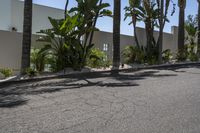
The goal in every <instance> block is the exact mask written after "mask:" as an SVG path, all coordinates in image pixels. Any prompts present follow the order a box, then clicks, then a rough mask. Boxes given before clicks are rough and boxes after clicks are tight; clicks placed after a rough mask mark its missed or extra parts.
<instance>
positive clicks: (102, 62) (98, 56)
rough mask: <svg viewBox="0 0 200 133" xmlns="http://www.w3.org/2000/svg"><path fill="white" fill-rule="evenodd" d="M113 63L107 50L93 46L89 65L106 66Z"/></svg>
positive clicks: (88, 60)
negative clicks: (106, 52)
mask: <svg viewBox="0 0 200 133" xmlns="http://www.w3.org/2000/svg"><path fill="white" fill-rule="evenodd" d="M110 65H111V62H110V61H109V60H107V55H106V54H105V52H103V51H101V50H99V49H96V48H93V49H92V50H91V51H90V55H89V57H88V58H87V66H89V67H92V68H106V67H109V66H110Z"/></svg>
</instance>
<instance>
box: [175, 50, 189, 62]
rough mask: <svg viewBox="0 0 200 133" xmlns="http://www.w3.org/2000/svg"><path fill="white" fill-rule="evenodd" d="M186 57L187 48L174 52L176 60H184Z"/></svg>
mask: <svg viewBox="0 0 200 133" xmlns="http://www.w3.org/2000/svg"><path fill="white" fill-rule="evenodd" d="M187 58H188V51H187V49H184V50H179V51H178V52H177V53H176V59H177V60H178V61H186V60H187Z"/></svg>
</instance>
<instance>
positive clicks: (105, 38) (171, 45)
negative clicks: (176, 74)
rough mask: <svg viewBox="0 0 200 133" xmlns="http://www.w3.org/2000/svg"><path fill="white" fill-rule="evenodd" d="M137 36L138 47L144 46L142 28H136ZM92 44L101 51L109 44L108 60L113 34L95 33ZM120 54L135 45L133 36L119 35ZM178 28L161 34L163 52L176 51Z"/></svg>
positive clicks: (156, 36)
mask: <svg viewBox="0 0 200 133" xmlns="http://www.w3.org/2000/svg"><path fill="white" fill-rule="evenodd" d="M136 31H137V35H138V40H139V43H140V45H143V46H145V45H146V33H145V29H144V28H139V27H138V28H137V29H136ZM154 35H155V38H156V39H157V38H158V32H156V31H155V32H154ZM93 43H94V44H95V46H96V47H98V48H99V49H101V50H103V44H109V50H108V51H107V52H106V53H107V55H108V58H109V59H112V54H113V34H112V33H109V32H95V34H94V38H93ZM120 43H121V44H120V45H121V52H122V50H123V49H124V48H125V47H126V46H127V45H136V44H135V39H134V37H133V36H127V35H121V41H120ZM177 43H178V28H177V27H172V33H164V34H163V50H166V49H170V50H171V51H172V52H173V53H175V52H176V51H177Z"/></svg>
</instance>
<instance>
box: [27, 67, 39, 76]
mask: <svg viewBox="0 0 200 133" xmlns="http://www.w3.org/2000/svg"><path fill="white" fill-rule="evenodd" d="M37 73H38V72H37V71H36V70H35V69H33V68H28V69H26V74H27V75H28V76H29V77H34V76H36V75H37Z"/></svg>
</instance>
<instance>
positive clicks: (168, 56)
mask: <svg viewBox="0 0 200 133" xmlns="http://www.w3.org/2000/svg"><path fill="white" fill-rule="evenodd" d="M172 58H173V54H172V52H171V50H170V49H167V50H165V51H163V52H162V60H163V62H164V63H166V62H169V61H171V60H172Z"/></svg>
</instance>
